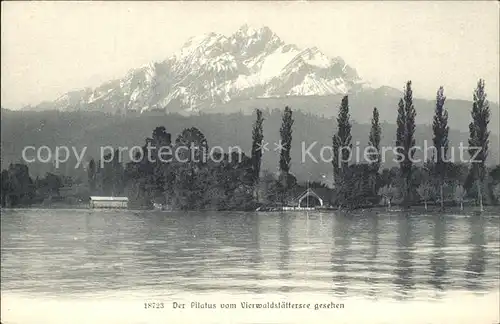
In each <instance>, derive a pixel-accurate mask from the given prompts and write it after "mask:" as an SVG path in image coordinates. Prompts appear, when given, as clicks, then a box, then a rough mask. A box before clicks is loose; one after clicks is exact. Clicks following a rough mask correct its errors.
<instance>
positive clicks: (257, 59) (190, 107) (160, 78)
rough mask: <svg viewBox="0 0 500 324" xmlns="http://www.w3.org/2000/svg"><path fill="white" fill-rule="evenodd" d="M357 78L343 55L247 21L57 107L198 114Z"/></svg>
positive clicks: (336, 88)
mask: <svg viewBox="0 0 500 324" xmlns="http://www.w3.org/2000/svg"><path fill="white" fill-rule="evenodd" d="M358 82H359V77H358V75H357V73H356V71H355V70H354V69H353V68H351V67H349V66H348V65H347V64H346V63H344V60H342V59H341V58H335V59H331V58H329V57H328V56H327V55H325V54H324V53H322V52H321V51H320V50H319V49H318V48H317V47H311V48H306V49H300V48H298V47H297V46H296V45H294V44H285V42H283V41H282V40H281V39H280V38H279V37H278V35H276V33H274V32H273V31H272V30H271V29H270V28H269V27H267V26H259V27H257V26H251V25H249V24H244V25H242V26H241V27H240V28H239V29H238V30H236V31H235V32H234V33H233V34H232V35H230V36H225V35H222V34H219V33H215V32H209V33H205V34H202V35H199V36H195V37H191V38H190V39H188V40H187V42H186V43H185V44H184V46H182V48H181V49H180V50H179V51H178V52H176V53H175V54H173V55H172V56H171V57H170V58H168V59H167V60H165V61H163V62H158V63H151V64H147V65H145V66H143V67H142V68H139V69H132V70H130V71H129V73H127V75H125V76H124V78H122V79H120V80H116V81H114V82H108V83H105V84H103V85H101V86H99V87H97V88H96V89H94V90H90V91H87V90H86V91H75V92H71V93H68V94H67V95H66V96H63V97H62V98H61V99H60V100H58V101H57V102H55V106H56V107H57V108H58V109H69V110H71V109H98V110H102V109H106V110H108V111H111V112H115V111H116V110H117V109H118V110H120V111H123V110H125V111H128V110H136V111H145V110H148V109H166V110H168V111H196V110H199V109H210V107H213V106H214V105H218V104H223V103H227V102H229V101H231V100H235V99H237V100H244V99H248V98H258V97H282V96H289V95H294V96H309V95H327V94H337V93H342V94H344V93H348V92H349V91H350V90H351V89H352V88H353V86H354V85H355V84H356V83H358ZM203 107H205V108H203Z"/></svg>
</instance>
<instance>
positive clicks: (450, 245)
mask: <svg viewBox="0 0 500 324" xmlns="http://www.w3.org/2000/svg"><path fill="white" fill-rule="evenodd" d="M499 225H500V218H499V217H495V216H477V215H475V216H470V217H469V216H464V215H442V216H439V215H403V214H401V215H398V214H384V213H375V212H373V213H371V214H364V215H361V214H360V215H342V214H334V213H318V212H309V213H305V212H304V213H300V212H292V213H229V212H228V213H220V212H219V213H216V212H213V213H181V212H170V213H161V212H134V211H95V210H94V211H90V210H33V209H31V210H30V209H25V210H2V215H1V258H2V264H1V293H2V299H1V302H2V305H1V306H2V307H1V312H2V316H1V320H2V323H4V324H9V323H23V324H24V323H37V324H40V323H51V324H52V323H105V324H109V323H120V324H126V323H174V322H175V323H177V322H178V323H306V322H307V323H312V322H315V323H317V322H324V323H332V322H335V323H398V324H405V323H453V324H456V323H471V324H480V323H486V324H493V323H498V322H500V319H499V314H498V303H499V294H498V290H499V287H500V278H499V271H500V236H499ZM242 301H247V302H249V303H265V302H267V301H269V302H275V303H279V302H282V301H287V302H291V303H311V305H312V306H311V307H313V308H312V309H242V307H241V304H240V302H242ZM147 302H151V303H157V304H158V305H159V304H161V303H163V308H161V306H158V307H160V308H159V309H151V308H150V309H145V305H144V303H147ZM174 302H176V303H185V304H186V306H185V307H186V308H185V309H173V303H174ZM193 302H194V303H196V302H199V303H200V305H201V304H205V302H206V303H207V304H215V305H216V309H207V308H201V307H194V308H191V303H193ZM331 302H333V303H343V304H344V308H343V309H318V310H314V305H315V304H318V303H319V304H327V303H328V304H329V303H331ZM221 303H222V304H226V303H227V304H229V303H235V304H237V308H236V309H222V308H221V305H220V304H221Z"/></svg>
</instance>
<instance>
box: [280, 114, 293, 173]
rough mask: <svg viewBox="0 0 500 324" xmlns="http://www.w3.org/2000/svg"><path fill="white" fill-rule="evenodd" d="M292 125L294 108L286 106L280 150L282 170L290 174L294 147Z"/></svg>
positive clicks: (281, 129)
mask: <svg viewBox="0 0 500 324" xmlns="http://www.w3.org/2000/svg"><path fill="white" fill-rule="evenodd" d="M292 126H293V117H292V109H290V108H289V107H285V111H284V113H283V119H282V123H281V128H280V136H281V150H280V160H279V168H280V171H281V172H283V173H285V174H288V172H289V171H290V161H291V157H290V150H291V148H292Z"/></svg>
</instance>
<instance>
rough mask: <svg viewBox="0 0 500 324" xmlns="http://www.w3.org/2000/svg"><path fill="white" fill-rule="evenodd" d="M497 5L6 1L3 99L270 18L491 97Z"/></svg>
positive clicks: (316, 40) (375, 65)
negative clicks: (481, 89)
mask: <svg viewBox="0 0 500 324" xmlns="http://www.w3.org/2000/svg"><path fill="white" fill-rule="evenodd" d="M498 11H499V5H498V3H497V2H496V1H488V2H476V1H467V2H452V1H450V2H448V1H435V2H417V1H414V2H403V1H398V2H396V1H394V2H392V1H387V2H375V1H374V2H366V3H362V2H358V1H351V2H327V1H322V2H312V3H311V2H309V3H305V2H294V3H291V2H288V3H278V2H262V1H259V2H239V3H236V2H147V3H145V2H106V3H104V2H8V3H6V2H2V34H1V36H2V39H1V42H2V53H1V55H2V60H1V68H2V80H1V81H2V93H1V94H2V97H1V99H2V102H1V104H2V106H3V107H7V108H19V107H21V106H23V105H26V104H37V103H39V102H40V101H42V100H53V99H56V98H57V97H58V96H59V95H61V94H63V93H65V92H67V91H69V90H73V89H79V88H83V87H86V86H91V87H94V86H97V85H99V84H100V83H101V82H104V81H107V80H110V79H113V78H119V77H122V76H124V74H125V73H126V72H127V71H128V70H129V69H131V68H135V67H139V66H141V65H143V64H146V63H148V62H150V61H159V60H163V59H165V58H167V57H169V56H170V55H171V54H172V53H173V52H174V51H176V50H178V49H179V48H180V47H181V46H182V45H183V43H184V42H185V41H186V40H187V39H188V38H189V37H191V36H196V35H199V34H203V33H206V32H211V31H214V32H219V33H223V34H226V35H230V34H232V33H233V32H234V31H236V30H237V29H238V28H239V27H240V26H241V25H242V24H244V23H248V24H250V25H253V26H256V27H261V26H268V27H270V28H271V29H272V30H273V31H274V32H276V33H277V34H278V36H280V37H281V38H282V39H283V40H284V41H285V42H287V43H294V44H296V45H298V46H299V47H306V46H317V47H319V48H320V49H321V50H322V51H323V52H324V53H325V54H327V55H328V56H331V57H334V56H341V57H342V58H344V59H345V60H346V62H347V63H348V64H349V65H351V66H352V67H354V68H356V69H357V71H358V73H359V74H360V76H361V78H363V79H364V80H366V81H369V82H371V83H373V84H374V85H389V86H393V87H396V88H398V89H402V88H403V86H404V83H405V81H406V80H409V79H411V80H412V81H413V87H414V95H415V96H417V97H428V98H433V97H434V96H435V92H436V89H437V88H438V87H439V86H440V85H443V86H445V93H446V95H447V96H448V97H449V98H461V99H471V96H472V95H471V93H472V89H473V88H474V87H475V85H476V82H477V79H478V78H484V79H485V80H486V86H487V91H488V93H489V98H490V100H494V101H497V102H498V96H499V95H498V91H499V90H498V88H499V37H500V35H499V13H498Z"/></svg>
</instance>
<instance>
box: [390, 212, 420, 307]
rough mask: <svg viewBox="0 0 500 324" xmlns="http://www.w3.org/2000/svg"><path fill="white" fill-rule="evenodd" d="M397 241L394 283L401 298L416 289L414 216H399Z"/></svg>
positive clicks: (408, 295)
mask: <svg viewBox="0 0 500 324" xmlns="http://www.w3.org/2000/svg"><path fill="white" fill-rule="evenodd" d="M397 222H398V227H397V233H398V234H397V241H396V260H397V261H396V262H397V264H396V268H395V270H394V274H395V278H394V284H395V285H396V286H397V291H398V292H399V294H400V296H398V297H401V298H407V297H410V296H411V294H412V290H413V289H414V286H415V282H414V279H413V272H414V261H413V250H414V237H413V236H414V233H413V218H412V217H411V216H409V215H400V216H399V217H398V220H397Z"/></svg>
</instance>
